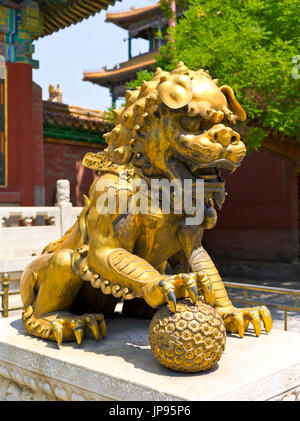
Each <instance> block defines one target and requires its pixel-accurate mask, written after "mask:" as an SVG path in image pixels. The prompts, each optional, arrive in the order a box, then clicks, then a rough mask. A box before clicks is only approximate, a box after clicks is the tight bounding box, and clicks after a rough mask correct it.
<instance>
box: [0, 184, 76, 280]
mask: <svg viewBox="0 0 300 421" xmlns="http://www.w3.org/2000/svg"><path fill="white" fill-rule="evenodd" d="M81 210H82V208H81V207H73V206H72V203H71V202H70V183H69V181H68V180H58V181H57V194H56V205H55V206H51V207H49V206H38V207H27V206H25V207H21V206H18V207H14V206H7V207H0V273H3V272H6V273H10V274H11V279H17V278H18V277H19V275H20V273H21V272H22V270H23V269H24V268H25V266H26V265H27V264H28V263H30V262H31V261H32V260H33V259H34V258H35V256H38V255H39V254H40V253H41V252H42V250H43V248H44V247H45V246H46V245H47V244H49V243H50V242H51V241H54V240H57V239H59V238H60V237H61V236H62V235H63V234H64V233H65V232H66V230H67V229H69V228H70V227H71V226H72V225H73V224H74V222H75V221H76V218H77V217H78V216H79V214H80V212H81Z"/></svg>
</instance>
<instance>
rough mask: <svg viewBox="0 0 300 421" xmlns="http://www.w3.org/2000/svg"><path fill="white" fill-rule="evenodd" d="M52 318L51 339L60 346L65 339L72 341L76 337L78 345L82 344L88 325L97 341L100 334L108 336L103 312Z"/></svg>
mask: <svg viewBox="0 0 300 421" xmlns="http://www.w3.org/2000/svg"><path fill="white" fill-rule="evenodd" d="M59 316H60V315H58V317H57V318H55V319H54V320H52V322H51V325H50V336H49V339H53V340H55V341H56V342H57V345H58V346H61V345H62V342H63V341H72V340H74V339H76V341H77V343H78V345H80V344H81V342H82V339H83V338H84V336H85V333H86V328H87V327H88V328H89V329H90V330H91V332H92V334H93V336H94V339H95V340H96V341H98V340H99V338H100V336H101V337H102V338H104V337H105V336H106V324H105V320H104V317H103V315H102V314H83V315H82V316H71V315H67V316H62V317H59Z"/></svg>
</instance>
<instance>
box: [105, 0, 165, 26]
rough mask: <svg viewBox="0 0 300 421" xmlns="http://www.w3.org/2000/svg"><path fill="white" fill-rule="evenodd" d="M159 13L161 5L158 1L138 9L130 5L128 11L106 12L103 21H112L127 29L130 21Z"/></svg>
mask: <svg viewBox="0 0 300 421" xmlns="http://www.w3.org/2000/svg"><path fill="white" fill-rule="evenodd" d="M160 13H161V7H160V3H159V2H158V3H156V4H153V5H151V6H146V7H140V8H139V9H135V8H134V7H132V8H131V9H130V10H129V11H126V12H114V13H106V19H105V22H112V23H114V24H116V25H118V26H120V27H121V28H123V29H128V26H129V25H130V24H131V23H134V22H137V21H139V20H141V19H143V18H145V17H150V16H153V15H155V14H160Z"/></svg>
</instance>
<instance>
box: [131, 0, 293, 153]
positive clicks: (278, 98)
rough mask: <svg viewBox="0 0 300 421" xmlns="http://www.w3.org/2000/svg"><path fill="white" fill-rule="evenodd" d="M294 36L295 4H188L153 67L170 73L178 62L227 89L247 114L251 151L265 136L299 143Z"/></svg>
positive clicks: (281, 0)
mask: <svg viewBox="0 0 300 421" xmlns="http://www.w3.org/2000/svg"><path fill="white" fill-rule="evenodd" d="M177 1H180V2H182V1H183V0H177ZM162 2H163V7H164V9H165V10H166V13H170V11H169V9H168V1H167V0H162ZM299 35H300V3H299V1H298V0H277V1H274V0H214V1H209V0H208V1H203V0H190V2H189V8H188V9H187V10H186V11H185V13H184V16H183V17H182V18H181V19H180V20H179V22H178V23H177V25H176V28H174V29H173V28H172V29H170V30H169V34H168V36H169V39H168V40H167V43H166V44H165V45H164V46H162V47H161V49H160V54H159V56H158V57H157V65H158V66H159V67H161V68H163V69H165V70H171V69H173V68H174V66H175V65H176V64H177V62H178V61H179V60H182V61H183V62H184V63H185V64H186V65H187V66H188V67H189V68H191V69H192V70H197V69H199V68H204V69H208V70H209V72H210V74H211V75H212V77H213V78H218V79H219V80H220V83H221V84H223V85H225V84H226V85H230V86H231V87H232V88H233V89H234V91H235V94H236V97H237V99H238V101H239V102H240V103H241V104H242V106H243V107H244V108H245V110H246V112H247V114H248V120H247V125H248V127H250V130H249V132H248V135H247V140H248V147H250V149H251V148H255V149H256V148H258V147H259V145H260V144H261V142H262V140H263V139H264V138H265V137H266V136H267V135H268V134H269V133H270V132H272V133H274V134H278V135H284V136H290V137H293V138H295V139H297V140H298V141H299V142H300V130H299V129H300V95H299V90H300V89H299V87H300V72H299V73H298V71H297V69H298V67H297V60H298V59H299V62H300V56H299V57H298V59H297V57H296V56H297V55H300V36H299ZM170 39H171V40H170ZM293 59H294V60H293ZM299 67H300V66H299ZM139 77H140V75H139ZM148 77H149V75H148Z"/></svg>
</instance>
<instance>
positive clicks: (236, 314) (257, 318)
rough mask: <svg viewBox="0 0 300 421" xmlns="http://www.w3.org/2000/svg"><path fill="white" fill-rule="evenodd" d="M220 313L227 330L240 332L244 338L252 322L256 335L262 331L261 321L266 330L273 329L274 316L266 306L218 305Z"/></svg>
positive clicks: (217, 308)
mask: <svg viewBox="0 0 300 421" xmlns="http://www.w3.org/2000/svg"><path fill="white" fill-rule="evenodd" d="M216 310H217V311H218V313H219V314H220V315H221V316H222V318H223V320H224V323H225V326H226V330H227V331H229V332H232V333H238V334H239V335H240V337H241V338H242V337H243V336H244V333H245V332H246V330H247V329H248V327H249V324H250V323H252V325H253V327H254V331H255V334H256V336H259V335H260V333H261V322H263V324H264V328H265V331H266V332H267V333H268V332H270V330H271V329H272V317H271V314H270V311H269V310H268V309H267V307H266V306H259V307H247V308H236V307H233V306H232V307H230V308H222V307H216Z"/></svg>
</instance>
